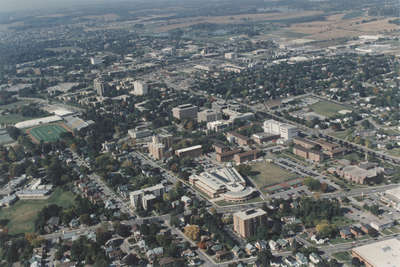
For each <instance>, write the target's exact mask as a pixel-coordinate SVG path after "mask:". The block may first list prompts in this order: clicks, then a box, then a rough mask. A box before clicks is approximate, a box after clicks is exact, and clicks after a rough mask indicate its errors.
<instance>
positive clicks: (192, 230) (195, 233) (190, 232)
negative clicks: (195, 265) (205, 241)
mask: <svg viewBox="0 0 400 267" xmlns="http://www.w3.org/2000/svg"><path fill="white" fill-rule="evenodd" d="M184 233H185V235H186V236H187V237H189V238H190V239H192V240H193V241H196V240H198V239H199V237H200V227H199V226H198V225H187V226H185V229H184Z"/></svg>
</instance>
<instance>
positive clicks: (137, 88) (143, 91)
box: [131, 81, 149, 96]
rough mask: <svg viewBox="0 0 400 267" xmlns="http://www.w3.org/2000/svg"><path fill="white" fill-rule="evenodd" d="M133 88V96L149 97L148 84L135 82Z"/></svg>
mask: <svg viewBox="0 0 400 267" xmlns="http://www.w3.org/2000/svg"><path fill="white" fill-rule="evenodd" d="M133 87H134V90H133V91H132V92H131V94H133V95H137V96H142V95H147V93H148V92H149V89H148V87H147V84H146V83H145V82H143V81H134V82H133Z"/></svg>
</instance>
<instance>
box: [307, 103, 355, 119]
mask: <svg viewBox="0 0 400 267" xmlns="http://www.w3.org/2000/svg"><path fill="white" fill-rule="evenodd" d="M310 108H311V109H312V110H313V111H314V112H315V113H317V114H319V115H322V116H325V117H332V116H335V115H337V114H338V112H339V111H341V110H350V108H348V107H346V106H343V105H339V104H336V103H333V102H330V101H319V102H317V103H315V104H313V105H311V106H310Z"/></svg>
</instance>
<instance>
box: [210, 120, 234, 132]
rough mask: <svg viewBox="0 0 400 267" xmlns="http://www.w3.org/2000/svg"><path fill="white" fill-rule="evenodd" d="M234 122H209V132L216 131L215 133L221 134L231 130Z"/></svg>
mask: <svg viewBox="0 0 400 267" xmlns="http://www.w3.org/2000/svg"><path fill="white" fill-rule="evenodd" d="M231 125H232V122H231V121H223V120H221V121H212V122H207V130H209V131H214V132H221V131H223V130H225V129H229V127H231Z"/></svg>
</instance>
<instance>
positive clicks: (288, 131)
mask: <svg viewBox="0 0 400 267" xmlns="http://www.w3.org/2000/svg"><path fill="white" fill-rule="evenodd" d="M263 128H264V132H266V133H269V134H276V135H280V137H281V138H282V139H284V140H291V139H292V138H293V137H295V136H297V133H298V129H297V127H296V126H294V125H291V124H287V123H281V122H279V121H275V120H267V121H265V122H264V127H263Z"/></svg>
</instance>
